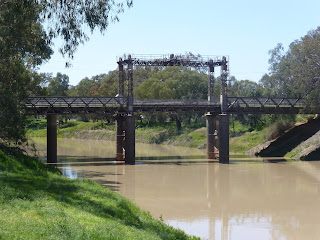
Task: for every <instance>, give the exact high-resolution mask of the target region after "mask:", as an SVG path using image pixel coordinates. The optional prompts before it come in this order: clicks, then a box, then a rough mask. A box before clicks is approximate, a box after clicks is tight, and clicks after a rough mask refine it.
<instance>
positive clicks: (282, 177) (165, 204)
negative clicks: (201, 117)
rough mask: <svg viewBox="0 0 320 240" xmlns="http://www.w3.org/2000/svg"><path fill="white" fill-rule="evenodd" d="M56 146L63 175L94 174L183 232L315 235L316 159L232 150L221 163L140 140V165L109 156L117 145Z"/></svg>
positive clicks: (319, 187) (318, 232)
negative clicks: (246, 155)
mask: <svg viewBox="0 0 320 240" xmlns="http://www.w3.org/2000/svg"><path fill="white" fill-rule="evenodd" d="M79 144H80V145H81V147H79ZM58 145H59V149H58V154H59V164H58V166H59V168H60V169H61V170H62V171H63V172H64V174H66V175H68V176H70V177H87V178H91V179H93V180H94V181H96V182H98V183H100V184H101V185H103V186H106V187H109V188H111V189H112V190H115V191H117V192H119V193H120V194H122V195H124V196H125V197H128V198H130V199H132V200H133V201H134V202H136V203H137V204H138V205H139V206H141V208H143V209H144V210H147V211H150V212H151V214H152V215H153V216H154V217H155V218H159V217H160V216H161V217H162V218H163V219H164V220H165V221H166V222H167V223H168V224H170V225H172V226H175V227H179V228H181V229H183V230H185V231H186V232H187V233H190V234H193V235H197V236H200V237H203V238H207V239H318V236H320V229H319V228H318V227H317V226H318V225H319V224H320V214H319V213H320V211H319V210H320V207H319V204H318V202H319V200H320V174H319V173H320V163H319V162H287V161H285V160H284V159H277V158H269V159H264V160H263V159H252V158H241V159H240V158H239V157H238V156H237V157H235V156H232V158H231V163H232V164H229V165H221V164H217V162H216V161H207V160H206V159H205V157H204V151H202V150H194V149H186V148H174V147H167V146H156V145H137V156H138V163H140V164H138V165H135V166H132V165H129V166H127V165H123V164H116V163H115V162H114V161H113V159H114V158H113V157H114V152H115V144H114V143H110V142H104V141H85V142H82V141H80V142H79V141H77V140H75V141H73V140H65V139H63V141H61V140H59V142H58ZM38 146H39V149H40V152H41V142H39V143H38ZM73 146H74V147H75V149H73ZM42 147H44V149H45V145H43V146H42ZM108 151H110V152H108ZM180 156H188V157H187V158H182V157H180Z"/></svg>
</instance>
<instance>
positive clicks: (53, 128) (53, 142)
mask: <svg viewBox="0 0 320 240" xmlns="http://www.w3.org/2000/svg"><path fill="white" fill-rule="evenodd" d="M56 162H57V115H54V114H52V115H47V163H56Z"/></svg>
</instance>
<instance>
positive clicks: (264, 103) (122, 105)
mask: <svg viewBox="0 0 320 240" xmlns="http://www.w3.org/2000/svg"><path fill="white" fill-rule="evenodd" d="M25 106H26V110H27V113H28V114H30V115H46V114H92V113H95V114H106V113H109V114H115V113H125V112H127V111H128V109H127V99H126V98H124V97H30V98H28V100H27V101H26V102H25ZM303 106H305V103H304V101H303V99H288V98H247V97H228V113H233V114H241V113H244V114H248V113H260V114H296V113H299V111H300V109H301V108H302V107H303ZM133 108H134V112H212V113H221V106H220V103H213V102H208V101H206V100H135V102H134V105H133Z"/></svg>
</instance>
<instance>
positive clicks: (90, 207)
mask: <svg viewBox="0 0 320 240" xmlns="http://www.w3.org/2000/svg"><path fill="white" fill-rule="evenodd" d="M114 183H116V182H112V184H114ZM0 186H2V187H4V186H5V188H4V190H3V191H2V192H3V193H4V195H3V196H2V198H3V200H4V201H6V202H8V201H11V200H15V199H22V200H26V201H34V200H37V199H40V198H44V199H49V200H54V201H55V202H56V203H53V204H62V205H64V206H65V207H66V209H69V208H73V209H76V210H77V212H81V211H85V212H87V213H90V214H92V215H95V216H98V217H101V218H104V219H111V220H114V221H116V222H119V223H122V224H124V225H127V226H132V227H135V228H138V229H143V230H145V231H148V232H154V233H156V234H157V235H158V236H160V237H161V238H164V239H170V238H171V237H170V236H172V234H174V235H175V236H177V237H176V238H174V239H187V237H186V235H185V234H184V233H183V232H182V231H177V230H173V228H171V227H168V226H166V225H165V224H162V223H161V222H159V221H154V220H152V219H151V217H150V214H147V213H141V212H140V210H139V208H138V207H137V206H135V205H134V204H132V203H131V202H130V201H129V200H127V199H125V198H123V197H121V196H120V195H118V194H116V193H114V192H112V191H111V190H109V189H105V188H101V186H99V185H98V184H96V183H93V182H92V181H90V180H86V179H81V180H80V179H77V180H70V179H67V178H65V177H61V176H57V175H55V174H50V175H49V176H30V175H24V174H20V173H17V174H15V173H1V174H0ZM0 189H1V188H0ZM0 200H1V199H0ZM142 216H144V217H142Z"/></svg>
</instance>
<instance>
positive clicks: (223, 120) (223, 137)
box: [219, 114, 229, 163]
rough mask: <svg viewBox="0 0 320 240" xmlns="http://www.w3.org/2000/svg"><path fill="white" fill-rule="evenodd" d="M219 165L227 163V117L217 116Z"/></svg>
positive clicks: (224, 115)
mask: <svg viewBox="0 0 320 240" xmlns="http://www.w3.org/2000/svg"><path fill="white" fill-rule="evenodd" d="M219 163H229V115H228V114H220V115H219Z"/></svg>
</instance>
